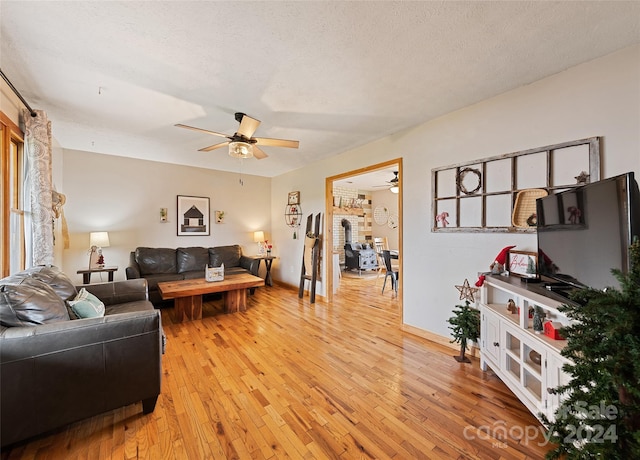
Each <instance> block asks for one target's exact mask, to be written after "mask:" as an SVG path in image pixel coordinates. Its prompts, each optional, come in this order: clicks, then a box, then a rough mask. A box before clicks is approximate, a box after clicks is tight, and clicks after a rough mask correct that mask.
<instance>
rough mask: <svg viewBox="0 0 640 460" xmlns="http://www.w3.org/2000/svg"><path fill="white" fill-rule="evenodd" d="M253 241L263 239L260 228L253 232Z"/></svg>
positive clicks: (258, 241)
mask: <svg viewBox="0 0 640 460" xmlns="http://www.w3.org/2000/svg"><path fill="white" fill-rule="evenodd" d="M253 241H255V242H256V243H260V242H261V241H264V232H263V231H262V230H259V231H257V232H253Z"/></svg>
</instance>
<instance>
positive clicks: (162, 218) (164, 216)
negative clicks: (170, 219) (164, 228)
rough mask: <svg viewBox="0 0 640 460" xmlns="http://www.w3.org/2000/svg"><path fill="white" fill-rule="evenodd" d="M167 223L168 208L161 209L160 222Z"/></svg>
mask: <svg viewBox="0 0 640 460" xmlns="http://www.w3.org/2000/svg"><path fill="white" fill-rule="evenodd" d="M166 221H167V208H160V222H166Z"/></svg>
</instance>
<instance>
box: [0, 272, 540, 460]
mask: <svg viewBox="0 0 640 460" xmlns="http://www.w3.org/2000/svg"><path fill="white" fill-rule="evenodd" d="M381 281H382V280H381V279H380V280H378V283H377V285H376V286H374V282H375V281H374V279H372V278H369V279H365V280H362V279H354V278H347V277H343V278H342V281H341V286H340V288H339V291H338V295H337V296H336V300H335V302H334V303H333V304H332V305H328V304H326V303H324V302H322V301H321V300H316V303H315V304H313V305H310V304H309V297H308V296H305V298H304V299H298V296H297V290H296V291H294V290H292V289H286V288H284V287H280V286H274V287H264V288H259V289H257V290H256V293H255V295H253V296H251V297H250V298H249V301H248V302H249V303H248V309H247V311H246V312H241V313H234V314H224V313H222V301H213V302H205V304H204V312H203V319H202V320H201V321H192V322H185V323H181V324H173V323H172V321H171V313H172V312H171V310H172V309H170V308H167V309H163V310H162V318H163V322H164V329H165V333H166V335H167V349H166V354H165V355H164V358H163V368H164V373H163V383H162V394H161V395H160V397H159V399H158V404H157V406H156V409H155V411H154V412H153V413H152V414H150V415H147V416H145V415H142V409H141V405H140V404H139V403H138V404H134V405H131V406H128V407H124V408H122V409H119V410H115V411H111V412H107V413H105V414H102V415H100V416H96V417H93V418H91V419H88V420H85V421H82V422H78V423H75V424H72V425H70V426H68V427H65V428H62V429H60V430H58V431H56V432H54V433H51V434H49V435H48V436H41V437H38V438H35V439H32V440H31V442H28V443H23V444H18V445H16V446H13V449H11V450H9V451H6V452H3V453H2V459H3V460H4V459H36V458H37V459H63V458H64V459H92V460H93V459H111V458H113V459H129V458H149V459H174V458H177V459H206V458H211V459H225V458H230V459H236V458H237V459H263V458H264V459H282V458H291V459H356V458H357V459H368V458H379V459H389V458H391V459H420V458H424V459H475V458H481V459H540V458H543V457H544V453H545V452H546V450H547V449H548V447H546V446H544V445H543V444H544V438H543V435H542V430H541V427H540V424H539V423H538V421H537V420H536V419H535V418H534V417H533V416H532V415H531V414H530V413H529V412H528V411H527V410H526V409H525V407H524V406H523V405H522V404H521V403H520V402H519V401H518V400H517V399H516V398H515V397H514V396H513V394H512V393H511V392H510V391H509V390H508V389H507V388H506V387H505V386H504V384H503V383H502V382H501V381H500V380H499V379H498V378H497V377H495V375H494V374H493V373H491V372H486V373H484V372H482V371H481V370H480V369H479V363H478V360H477V359H474V360H473V362H472V364H459V363H457V362H456V361H455V360H454V359H453V357H452V356H453V355H454V354H455V351H454V350H452V349H449V348H447V347H444V346H442V345H438V344H434V343H432V342H429V341H427V340H425V339H422V338H419V337H416V336H413V335H411V334H408V333H405V332H402V331H401V330H400V328H399V310H398V303H397V300H396V299H395V298H394V296H393V294H392V290H390V289H388V290H386V291H385V294H384V295H381V294H380V289H381ZM43 384H46V382H43Z"/></svg>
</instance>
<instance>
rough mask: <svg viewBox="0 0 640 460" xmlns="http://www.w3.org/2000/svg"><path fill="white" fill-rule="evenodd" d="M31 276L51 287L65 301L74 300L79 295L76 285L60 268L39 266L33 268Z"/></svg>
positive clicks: (30, 272)
mask: <svg viewBox="0 0 640 460" xmlns="http://www.w3.org/2000/svg"><path fill="white" fill-rule="evenodd" d="M29 274H30V275H31V277H33V278H35V279H37V280H40V281H42V282H43V283H46V284H48V285H49V286H51V288H52V289H53V290H54V291H55V292H56V294H58V295H59V296H60V298H61V299H62V300H63V301H67V300H69V299H73V298H74V297H75V296H76V294H78V291H77V290H76V287H75V285H74V284H73V283H72V282H71V280H70V279H69V277H68V276H67V275H65V274H64V273H63V272H62V270H60V269H59V268H58V267H55V266H53V265H44V266H39V267H35V268H32V269H31V270H30V271H29Z"/></svg>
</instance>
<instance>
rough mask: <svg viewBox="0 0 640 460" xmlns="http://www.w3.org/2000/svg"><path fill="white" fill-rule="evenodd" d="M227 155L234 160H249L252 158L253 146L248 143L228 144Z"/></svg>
mask: <svg viewBox="0 0 640 460" xmlns="http://www.w3.org/2000/svg"><path fill="white" fill-rule="evenodd" d="M229 155H231V156H232V157H236V158H251V157H252V156H253V146H252V145H251V144H249V143H248V142H241V141H237V142H230V143H229Z"/></svg>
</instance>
